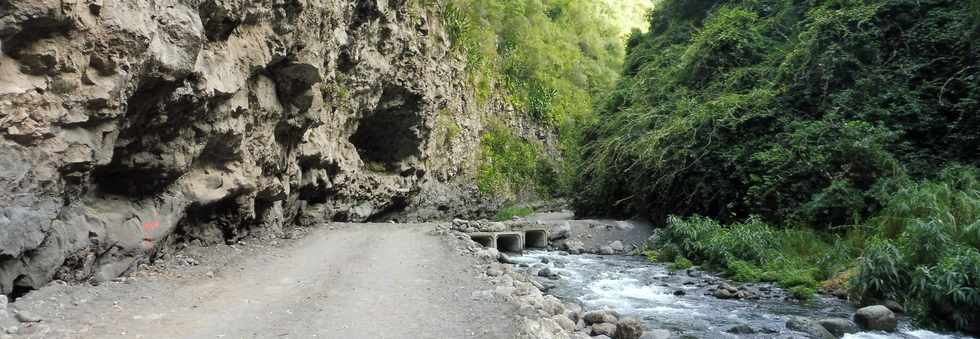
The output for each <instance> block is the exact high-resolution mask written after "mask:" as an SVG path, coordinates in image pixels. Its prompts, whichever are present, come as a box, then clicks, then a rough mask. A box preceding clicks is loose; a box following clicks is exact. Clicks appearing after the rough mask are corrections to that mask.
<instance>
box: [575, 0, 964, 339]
mask: <svg viewBox="0 0 980 339" xmlns="http://www.w3.org/2000/svg"><path fill="white" fill-rule="evenodd" d="M650 23H651V26H650V30H649V32H648V33H639V32H636V33H634V34H632V35H631V36H630V38H629V40H628V41H627V56H626V60H625V63H624V67H623V73H622V79H621V80H620V81H619V82H618V84H617V85H616V87H615V89H614V90H612V92H610V94H609V95H608V96H607V97H606V99H605V100H603V101H602V102H600V103H598V105H597V109H596V115H597V117H596V118H595V123H593V124H592V125H591V126H590V127H588V128H587V129H585V130H584V131H582V132H581V140H582V143H581V144H580V145H578V146H576V147H577V148H574V150H576V151H577V152H576V153H574V154H572V155H571V156H572V157H575V158H576V159H578V160H577V164H578V165H577V166H575V167H574V168H573V169H572V170H570V171H569V172H573V173H576V174H577V175H576V177H575V178H574V179H573V180H571V182H570V184H569V185H570V186H572V187H576V188H578V190H577V191H576V192H574V193H575V194H574V197H573V204H574V205H575V208H576V210H577V211H578V212H579V213H581V214H594V215H612V216H629V215H634V214H645V215H648V216H650V217H651V218H652V219H654V220H665V221H667V224H666V228H665V230H664V231H665V232H664V236H663V237H662V240H661V241H662V243H661V244H660V245H661V247H660V248H658V250H657V252H656V253H651V254H652V255H651V256H652V257H655V259H657V260H660V261H668V262H671V261H675V260H676V258H677V257H683V258H687V259H690V260H692V261H693V262H695V263H699V264H702V265H705V266H708V267H712V268H715V269H718V270H721V271H723V272H726V273H728V274H730V275H731V276H732V277H734V278H736V279H740V280H748V281H774V282H777V283H779V284H780V285H782V286H786V287H789V288H791V290H792V291H793V293H794V294H797V295H799V296H801V297H805V296H806V295H808V294H809V293H810V292H812V291H813V290H814V289H815V288H817V287H818V285H819V283H820V282H821V281H824V280H829V279H831V278H834V277H835V276H841V275H840V274H841V273H842V272H853V273H852V274H849V275H847V276H853V278H852V279H850V280H851V281H850V283H851V287H852V291H853V292H854V293H855V295H856V296H859V297H862V298H865V299H866V300H872V299H876V298H877V299H882V298H887V299H894V300H897V301H899V302H902V303H904V304H905V306H906V307H907V308H909V309H910V310H911V311H912V312H913V314H915V315H916V318H917V319H918V320H920V321H921V322H922V323H924V324H929V325H935V326H939V327H945V328H958V329H962V330H966V331H968V332H971V333H980V325H978V324H980V292H978V282H980V235H978V233H977V232H980V231H978V230H980V205H978V203H977V202H978V198H977V197H978V196H980V186H978V185H977V182H978V171H977V170H976V167H977V166H980V133H977V131H978V130H980V115H978V114H976V112H978V111H980V57H978V56H980V43H978V41H980V1H976V0H970V1H959V0H875V1H872V0H812V1H792V0H735V1H721V0H706V1H699V0H698V1H696V0H664V1H663V2H661V3H660V5H658V6H657V8H656V9H655V10H654V11H653V12H652V14H651V16H650ZM670 215H676V216H678V217H668V216H670ZM702 216H703V217H702Z"/></svg>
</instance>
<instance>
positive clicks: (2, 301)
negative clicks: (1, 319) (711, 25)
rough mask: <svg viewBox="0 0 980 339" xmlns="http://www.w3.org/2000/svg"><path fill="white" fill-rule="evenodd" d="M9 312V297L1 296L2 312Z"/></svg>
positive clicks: (0, 307) (0, 310) (0, 305)
mask: <svg viewBox="0 0 980 339" xmlns="http://www.w3.org/2000/svg"><path fill="white" fill-rule="evenodd" d="M6 310H7V296H5V295H3V294H0V312H3V311H6Z"/></svg>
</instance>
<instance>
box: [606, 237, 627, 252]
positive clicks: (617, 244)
mask: <svg viewBox="0 0 980 339" xmlns="http://www.w3.org/2000/svg"><path fill="white" fill-rule="evenodd" d="M609 248H612V250H613V251H615V252H616V253H622V252H623V251H625V250H626V246H623V242H622V241H619V240H616V241H613V242H612V243H610V244H609Z"/></svg>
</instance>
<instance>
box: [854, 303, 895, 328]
mask: <svg viewBox="0 0 980 339" xmlns="http://www.w3.org/2000/svg"><path fill="white" fill-rule="evenodd" d="M854 322H855V323H857V324H858V326H861V328H863V329H866V330H871V331H887V332H894V331H895V328H896V327H898V319H896V318H895V313H893V312H892V311H891V310H889V309H888V307H885V306H882V305H874V306H868V307H863V308H861V309H858V310H857V312H856V313H854Z"/></svg>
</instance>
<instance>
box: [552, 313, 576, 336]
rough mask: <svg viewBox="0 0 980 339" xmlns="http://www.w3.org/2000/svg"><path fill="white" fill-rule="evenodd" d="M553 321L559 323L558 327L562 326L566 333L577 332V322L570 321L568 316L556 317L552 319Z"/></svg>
mask: <svg viewBox="0 0 980 339" xmlns="http://www.w3.org/2000/svg"><path fill="white" fill-rule="evenodd" d="M551 320H554V321H555V322H556V323H558V326H561V328H562V329H563V330H565V331H566V332H574V331H575V322H574V321H572V320H571V319H568V317H566V316H563V315H556V316H554V317H551Z"/></svg>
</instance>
